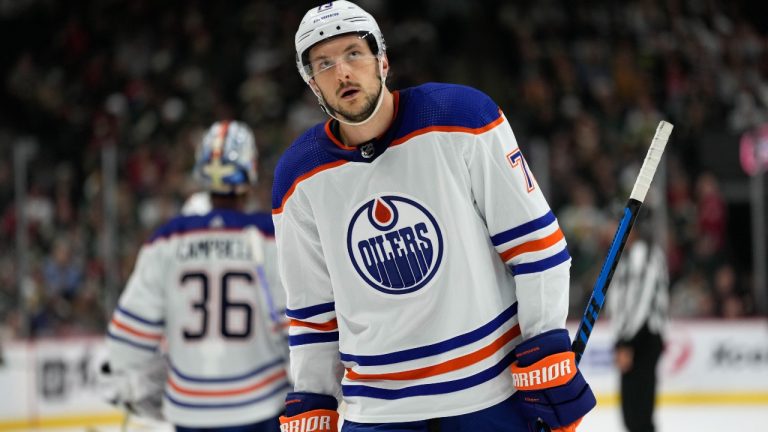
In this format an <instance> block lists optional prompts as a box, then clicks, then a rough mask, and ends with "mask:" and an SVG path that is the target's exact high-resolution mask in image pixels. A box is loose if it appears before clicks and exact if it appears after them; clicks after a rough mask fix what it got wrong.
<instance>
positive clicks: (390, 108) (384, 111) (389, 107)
mask: <svg viewBox="0 0 768 432" xmlns="http://www.w3.org/2000/svg"><path fill="white" fill-rule="evenodd" d="M382 91H383V92H384V100H383V101H381V107H380V108H379V110H378V111H376V114H374V115H373V118H372V119H370V120H369V121H367V122H366V123H364V124H361V125H359V126H350V125H348V124H344V123H340V124H339V135H340V136H339V138H341V142H343V143H344V145H347V146H358V145H360V144H363V143H366V142H368V141H370V140H372V139H374V138H378V137H380V136H381V135H383V134H384V132H386V130H387V128H389V125H391V124H392V120H393V119H392V117H394V114H395V102H394V97H393V96H392V93H391V92H390V91H389V89H387V88H386V87H385V88H384V90H382Z"/></svg>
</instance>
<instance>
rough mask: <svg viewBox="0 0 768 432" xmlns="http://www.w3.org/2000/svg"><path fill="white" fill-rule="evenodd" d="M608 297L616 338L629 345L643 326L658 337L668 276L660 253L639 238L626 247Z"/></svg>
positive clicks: (664, 313) (666, 302)
mask: <svg viewBox="0 0 768 432" xmlns="http://www.w3.org/2000/svg"><path fill="white" fill-rule="evenodd" d="M628 246H629V248H628V249H627V250H626V252H625V255H624V257H623V259H622V260H621V261H620V262H619V265H618V267H617V268H616V274H615V275H614V278H613V281H612V282H611V284H612V287H611V288H610V293H609V294H608V307H609V308H608V310H609V314H610V316H611V320H612V323H613V327H614V328H615V329H616V338H617V340H619V341H629V340H631V339H633V338H634V337H635V336H636V335H637V333H638V332H639V331H640V330H641V329H642V327H643V325H644V324H646V325H647V327H648V330H649V331H650V332H651V333H655V334H659V335H662V334H663V333H664V329H665V326H666V322H667V309H668V305H669V273H668V271H667V262H666V258H665V255H664V251H663V250H662V249H661V248H660V247H658V246H656V245H650V244H649V243H648V242H646V241H645V240H642V239H640V238H637V239H635V241H634V242H633V243H632V244H630V245H628Z"/></svg>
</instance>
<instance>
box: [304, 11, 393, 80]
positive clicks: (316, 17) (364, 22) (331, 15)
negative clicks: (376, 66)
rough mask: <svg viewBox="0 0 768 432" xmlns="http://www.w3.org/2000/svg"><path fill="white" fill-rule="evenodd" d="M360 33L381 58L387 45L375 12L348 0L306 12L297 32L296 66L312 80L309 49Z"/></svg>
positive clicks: (305, 76) (305, 77) (374, 52)
mask: <svg viewBox="0 0 768 432" xmlns="http://www.w3.org/2000/svg"><path fill="white" fill-rule="evenodd" d="M350 33H357V34H360V36H361V37H362V38H364V39H365V40H366V41H367V42H368V46H370V48H371V52H373V54H374V55H376V56H379V57H381V56H382V55H384V53H385V52H386V50H387V48H386V45H385V44H384V36H383V35H382V34H381V30H380V29H379V25H378V24H377V23H376V20H375V19H374V18H373V16H372V15H371V14H369V13H368V12H366V11H364V10H363V9H362V8H361V7H360V6H358V5H356V4H354V3H351V2H348V1H343V0H341V1H333V2H330V3H326V4H323V5H320V6H318V7H314V8H312V9H310V10H309V11H307V13H306V14H304V18H302V20H301V24H299V29H298V30H297V31H296V39H295V43H296V67H297V68H298V69H299V74H301V77H302V78H303V79H304V82H305V83H307V84H309V81H310V80H311V79H312V70H311V68H312V66H311V65H310V64H309V50H310V48H312V47H313V46H315V45H316V44H318V43H320V42H322V41H324V40H327V39H330V38H333V37H336V36H341V35H345V34H350Z"/></svg>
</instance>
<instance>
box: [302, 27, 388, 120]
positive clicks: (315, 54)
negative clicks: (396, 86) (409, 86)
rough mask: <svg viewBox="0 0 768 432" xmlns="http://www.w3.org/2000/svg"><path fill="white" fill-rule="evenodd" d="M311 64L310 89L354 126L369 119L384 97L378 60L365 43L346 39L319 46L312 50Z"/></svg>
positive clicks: (338, 39) (355, 39)
mask: <svg viewBox="0 0 768 432" xmlns="http://www.w3.org/2000/svg"><path fill="white" fill-rule="evenodd" d="M381 61H383V62H386V59H382V60H381ZM309 62H310V64H311V66H312V81H311V85H312V84H314V86H315V88H317V89H318V90H319V91H320V93H321V94H322V96H323V99H324V100H325V103H326V105H327V106H328V107H329V108H330V109H332V110H333V111H334V112H336V113H337V114H339V115H341V116H343V117H344V118H346V119H347V120H350V121H353V122H358V121H363V120H365V119H367V118H368V117H370V115H371V114H372V113H373V111H374V110H375V109H376V102H377V101H378V98H379V94H380V93H381V75H380V73H379V59H378V58H377V57H376V56H375V55H373V53H372V52H371V49H370V47H369V46H368V43H366V41H365V40H364V39H361V38H360V37H359V36H356V35H347V36H340V37H337V38H334V39H331V40H328V41H326V42H323V43H320V44H318V45H317V46H315V47H313V48H312V49H311V50H310V52H309Z"/></svg>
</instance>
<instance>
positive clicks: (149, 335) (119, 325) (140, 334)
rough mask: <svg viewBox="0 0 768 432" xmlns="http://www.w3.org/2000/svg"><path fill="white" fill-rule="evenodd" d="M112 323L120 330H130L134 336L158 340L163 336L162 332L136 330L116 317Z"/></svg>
mask: <svg viewBox="0 0 768 432" xmlns="http://www.w3.org/2000/svg"><path fill="white" fill-rule="evenodd" d="M112 325H113V326H115V327H117V328H119V329H120V330H123V331H125V332H128V333H130V334H132V335H134V336H138V337H140V338H144V339H151V340H157V341H159V340H160V339H162V338H163V335H162V334H154V333H146V332H143V331H140V330H136V329H134V328H133V327H130V326H128V325H126V324H123V323H121V322H119V321H118V320H117V319H115V318H112Z"/></svg>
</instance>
